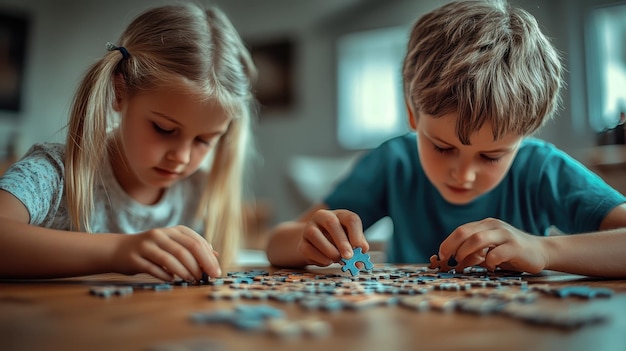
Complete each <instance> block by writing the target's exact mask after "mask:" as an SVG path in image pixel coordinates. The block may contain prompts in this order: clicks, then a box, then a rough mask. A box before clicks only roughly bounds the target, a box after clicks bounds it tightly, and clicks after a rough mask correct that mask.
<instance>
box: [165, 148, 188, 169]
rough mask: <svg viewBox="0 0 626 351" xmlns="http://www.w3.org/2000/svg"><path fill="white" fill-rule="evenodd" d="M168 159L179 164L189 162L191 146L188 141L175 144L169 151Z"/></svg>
mask: <svg viewBox="0 0 626 351" xmlns="http://www.w3.org/2000/svg"><path fill="white" fill-rule="evenodd" d="M166 156H167V159H168V160H170V161H174V162H176V163H178V164H187V163H189V160H190V159H191V146H190V145H189V144H187V143H180V144H177V145H175V146H174V147H173V148H172V149H171V150H170V151H169V152H168V153H167V155H166Z"/></svg>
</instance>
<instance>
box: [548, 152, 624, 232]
mask: <svg viewBox="0 0 626 351" xmlns="http://www.w3.org/2000/svg"><path fill="white" fill-rule="evenodd" d="M540 167H541V170H540V171H539V172H538V174H540V175H541V178H540V179H539V188H538V192H539V195H540V196H538V200H539V201H541V202H542V203H538V204H536V206H537V207H538V208H543V209H544V210H545V213H546V214H548V215H549V216H550V222H551V223H554V225H555V226H557V227H558V228H559V229H560V230H562V231H564V232H565V233H584V232H590V231H597V230H598V229H599V228H600V224H601V223H602V220H604V218H605V217H606V216H607V215H608V213H609V212H610V211H611V210H612V209H614V208H615V207H616V206H618V205H620V204H622V203H624V202H625V201H626V198H624V196H623V195H622V194H621V193H620V192H619V191H617V190H616V189H614V188H613V187H611V186H610V185H608V184H607V183H606V182H605V181H604V180H603V179H602V178H601V177H600V176H598V175H597V174H595V173H594V172H592V171H591V170H589V169H588V168H587V167H585V166H584V165H583V164H581V163H580V162H578V161H577V160H575V159H573V158H572V157H570V156H568V155H567V154H565V153H564V152H562V151H560V150H558V149H556V148H553V149H551V150H550V151H549V153H548V154H547V155H546V157H545V158H544V161H543V162H542V163H541V164H540Z"/></svg>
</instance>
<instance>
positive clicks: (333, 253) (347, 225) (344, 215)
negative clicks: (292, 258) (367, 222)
mask: <svg viewBox="0 0 626 351" xmlns="http://www.w3.org/2000/svg"><path fill="white" fill-rule="evenodd" d="M354 247H361V248H362V249H363V252H367V251H368V250H369V244H368V243H367V240H365V235H363V225H362V223H361V218H359V216H358V215H357V214H355V213H354V212H351V211H348V210H318V211H316V212H315V213H314V214H313V216H312V217H311V218H310V220H309V221H308V222H307V223H306V225H305V226H304V229H303V231H302V237H301V238H300V241H299V242H298V248H297V249H298V253H299V254H301V255H302V256H303V257H304V258H305V260H306V261H307V262H308V264H314V265H318V266H328V265H330V264H331V263H334V262H339V261H340V260H341V258H342V257H343V258H350V257H352V248H354Z"/></svg>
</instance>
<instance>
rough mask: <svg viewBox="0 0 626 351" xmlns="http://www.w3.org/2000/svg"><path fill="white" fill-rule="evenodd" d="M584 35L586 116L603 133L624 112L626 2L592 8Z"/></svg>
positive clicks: (613, 125) (617, 121) (625, 100)
mask: <svg viewBox="0 0 626 351" xmlns="http://www.w3.org/2000/svg"><path fill="white" fill-rule="evenodd" d="M586 35H587V38H586V44H587V45H586V54H587V65H588V66H587V72H588V78H587V84H588V94H589V116H590V122H591V126H592V127H593V129H594V130H595V131H596V132H602V131H604V130H607V129H611V128H614V127H615V126H616V125H617V124H618V123H619V122H620V114H622V113H626V41H624V38H625V37H626V5H618V6H609V7H602V8H597V9H594V10H593V11H592V12H591V14H590V20H589V26H588V27H587V33H586Z"/></svg>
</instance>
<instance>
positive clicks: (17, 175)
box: [0, 143, 206, 234]
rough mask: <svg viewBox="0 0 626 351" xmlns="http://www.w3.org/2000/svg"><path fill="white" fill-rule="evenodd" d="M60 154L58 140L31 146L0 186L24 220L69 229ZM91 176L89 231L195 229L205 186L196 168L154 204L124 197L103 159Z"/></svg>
mask: <svg viewBox="0 0 626 351" xmlns="http://www.w3.org/2000/svg"><path fill="white" fill-rule="evenodd" d="M64 155H65V146H64V145H63V144H58V143H42V144H35V145H33V146H32V147H31V149H30V150H29V151H28V152H27V153H26V155H24V157H23V158H22V159H21V160H19V161H18V162H16V163H15V164H13V165H12V166H11V167H10V168H9V169H8V170H7V171H6V173H5V174H4V175H3V176H2V177H0V189H2V190H6V191H8V192H9V193H11V194H13V195H14V196H15V197H17V198H18V199H19V200H20V201H21V202H22V203H23V204H24V206H26V209H27V210H28V213H29V214H30V224H33V225H37V226H41V227H47V228H53V229H60V230H69V229H70V218H69V215H68V214H69V211H68V208H67V201H66V199H65V192H64V190H63V189H64V185H65V176H64V172H65V171H64ZM97 174H98V175H100V176H101V178H102V183H100V182H98V183H97V184H96V186H95V189H94V211H93V213H92V214H91V220H90V226H91V230H92V232H94V233H127V234H134V233H139V232H143V231H145V230H148V229H151V228H163V227H169V226H174V225H179V224H182V225H187V226H189V227H191V228H193V229H195V230H196V231H198V232H200V231H201V229H202V224H201V223H194V221H193V217H194V214H195V211H196V208H197V205H198V201H199V200H200V195H201V192H202V187H203V185H204V184H205V179H206V173H205V172H204V171H202V170H199V171H197V172H196V173H194V174H193V175H192V176H190V177H188V178H185V179H183V180H182V181H179V182H177V183H175V184H174V185H172V186H171V187H170V188H169V189H167V190H166V192H165V193H164V194H163V197H162V198H161V199H160V200H159V202H158V203H156V204H154V205H144V204H141V203H139V202H137V201H135V200H134V199H132V198H131V197H130V196H128V194H126V192H124V190H123V189H122V187H121V186H120V185H119V183H118V182H117V180H116V178H115V176H114V175H113V171H112V169H111V166H110V163H109V162H106V163H105V164H104V165H103V167H102V168H101V169H100V170H98V173H97Z"/></svg>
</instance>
